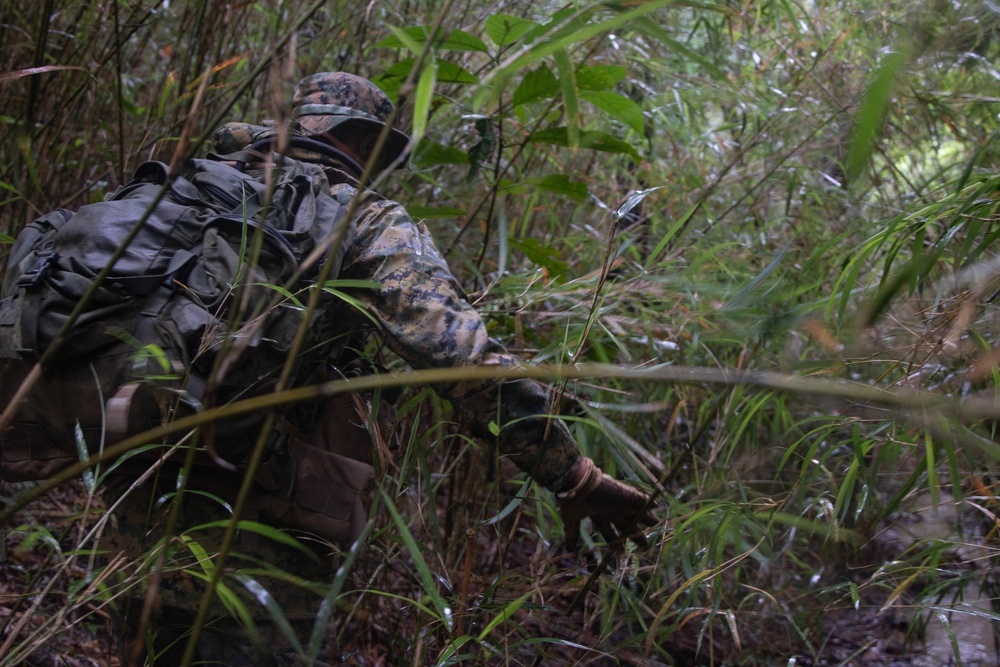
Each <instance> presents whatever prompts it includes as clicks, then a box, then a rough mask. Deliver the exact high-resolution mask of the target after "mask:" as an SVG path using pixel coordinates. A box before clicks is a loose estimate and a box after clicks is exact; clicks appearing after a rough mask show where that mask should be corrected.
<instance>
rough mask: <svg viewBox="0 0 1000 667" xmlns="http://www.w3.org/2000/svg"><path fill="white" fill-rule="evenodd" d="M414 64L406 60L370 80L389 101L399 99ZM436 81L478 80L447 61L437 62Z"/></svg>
mask: <svg viewBox="0 0 1000 667" xmlns="http://www.w3.org/2000/svg"><path fill="white" fill-rule="evenodd" d="M415 63H416V58H406V59H404V60H401V61H399V62H398V63H396V64H395V65H393V66H392V67H390V68H389V69H387V70H386V71H385V73H384V74H380V75H379V76H375V77H372V78H371V79H370V80H371V82H372V83H374V84H375V85H376V86H378V87H379V88H381V89H382V90H383V91H384V92H385V94H386V95H388V96H389V98H390V99H394V100H398V99H399V87H400V86H401V85H403V82H404V81H405V80H406V77H408V76H409V75H410V70H411V69H413V65H414V64H415ZM437 64H438V71H437V80H438V82H441V83H479V78H478V77H477V76H476V75H474V74H472V73H470V72H468V71H467V70H465V69H463V68H461V67H459V66H458V65H456V64H455V63H451V62H448V61H447V60H438V61H437Z"/></svg>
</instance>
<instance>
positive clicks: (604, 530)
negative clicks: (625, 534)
mask: <svg viewBox="0 0 1000 667" xmlns="http://www.w3.org/2000/svg"><path fill="white" fill-rule="evenodd" d="M590 518H591V520H592V521H593V522H594V525H595V526H596V527H597V530H599V531H600V532H601V535H602V536H603V537H604V541H605V542H607V543H608V544H611V543H612V542H617V541H618V540H619V539H621V533H620V532H619V531H618V527H617V526H615V523H614V521H613V520H612V519H609V518H601V519H598V518H597V517H593V516H592V517H590Z"/></svg>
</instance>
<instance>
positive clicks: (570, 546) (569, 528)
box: [563, 521, 580, 551]
mask: <svg viewBox="0 0 1000 667" xmlns="http://www.w3.org/2000/svg"><path fill="white" fill-rule="evenodd" d="M563 544H564V545H565V546H566V551H576V549H577V547H578V546H580V523H579V522H578V521H574V522H573V523H567V524H566V535H565V537H564V538H563Z"/></svg>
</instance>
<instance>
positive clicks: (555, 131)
mask: <svg viewBox="0 0 1000 667" xmlns="http://www.w3.org/2000/svg"><path fill="white" fill-rule="evenodd" d="M529 139H530V140H531V141H534V142H536V143H541V144H553V145H556V146H569V140H568V138H567V132H566V128H565V127H550V128H547V129H544V130H539V131H538V132H534V133H533V134H532V135H531V136H530V137H529ZM580 146H581V147H583V148H590V149H592V150H596V151H604V152H605V153H624V154H626V155H630V156H631V157H632V159H633V160H635V161H636V162H640V161H642V158H641V157H639V153H638V151H636V150H635V148H633V147H632V146H631V145H630V144H628V143H626V142H624V141H622V140H621V139H616V138H615V137H612V136H611V135H610V134H608V133H606V132H599V131H597V130H590V131H588V132H583V133H581V134H580Z"/></svg>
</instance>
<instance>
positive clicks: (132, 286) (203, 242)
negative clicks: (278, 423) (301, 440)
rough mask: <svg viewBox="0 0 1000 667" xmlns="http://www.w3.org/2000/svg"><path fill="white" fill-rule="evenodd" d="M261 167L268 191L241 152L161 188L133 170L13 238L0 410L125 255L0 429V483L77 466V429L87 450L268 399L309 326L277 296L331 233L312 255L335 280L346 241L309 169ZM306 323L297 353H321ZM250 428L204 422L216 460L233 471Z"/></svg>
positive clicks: (161, 171) (191, 164)
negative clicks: (176, 416) (206, 411)
mask: <svg viewBox="0 0 1000 667" xmlns="http://www.w3.org/2000/svg"><path fill="white" fill-rule="evenodd" d="M241 160H242V161H241ZM274 160H275V163H276V167H275V168H274V170H273V171H272V174H271V178H270V180H271V182H272V185H271V186H270V187H268V186H266V185H265V184H264V182H262V180H263V179H262V180H258V178H255V177H254V176H253V175H251V173H248V172H246V171H245V169H243V168H241V167H245V165H246V164H247V163H248V162H250V161H251V155H250V154H249V153H245V154H241V156H236V155H234V156H225V158H224V159H222V158H218V157H216V156H209V158H208V159H193V160H189V161H188V162H187V163H186V164H185V166H184V168H183V169H182V170H181V172H180V173H181V175H180V176H179V177H177V178H175V179H173V180H171V179H170V178H168V168H167V166H166V165H164V164H163V163H160V162H146V163H144V164H142V165H140V166H139V168H138V170H137V171H136V172H135V176H134V177H133V178H132V180H131V181H130V182H129V183H128V184H126V185H125V186H123V187H122V188H120V189H119V190H118V191H116V192H115V193H113V194H112V195H110V196H109V197H107V198H106V199H105V201H103V202H98V203H94V204H89V205H86V206H83V207H82V208H80V209H79V210H78V211H76V212H75V213H71V212H69V211H66V210H57V211H54V212H51V213H49V214H47V215H44V216H42V217H40V218H38V219H37V220H35V221H34V222H32V223H31V224H29V225H28V226H27V227H26V228H25V229H24V230H23V231H22V232H21V233H20V234H19V236H18V237H17V239H16V241H15V243H14V245H13V247H12V248H11V252H10V256H9V258H8V262H7V270H6V274H5V276H4V281H3V285H2V287H3V291H2V297H3V298H2V300H0V378H2V380H0V409H3V408H6V407H7V406H8V405H9V404H10V403H11V400H12V397H13V395H14V392H15V391H16V390H17V389H18V387H19V386H20V385H21V383H22V381H23V380H24V378H25V377H26V376H27V374H28V372H29V371H30V370H31V369H32V367H33V366H34V364H35V360H36V359H37V358H38V357H39V356H40V355H41V354H42V353H44V352H45V351H46V350H47V349H48V347H49V346H50V344H51V343H52V342H53V339H54V338H55V337H56V335H57V332H59V331H60V329H61V328H62V327H63V325H64V323H65V322H66V321H67V319H68V317H69V315H70V313H71V312H72V311H73V309H74V308H75V307H76V306H77V305H78V304H79V303H80V302H81V300H82V299H84V295H85V294H87V293H88V291H90V290H91V288H92V286H93V285H94V282H95V277H96V276H97V275H98V274H99V273H100V272H101V271H102V270H104V269H105V267H106V266H108V265H109V263H110V261H111V258H112V256H113V254H114V253H115V252H116V251H117V250H118V249H119V248H120V247H121V246H125V250H124V252H123V254H121V256H120V257H119V258H118V259H117V261H115V262H114V264H113V266H112V268H111V270H110V273H109V274H108V277H107V278H106V279H105V280H104V281H103V282H102V283H101V284H100V285H99V286H98V287H97V289H96V291H94V292H93V293H92V296H91V297H90V298H89V300H88V301H87V302H86V305H85V308H84V309H83V311H82V313H81V314H80V315H79V317H78V318H77V319H76V321H75V323H74V325H73V326H72V328H71V329H70V330H69V332H68V334H67V335H66V336H65V337H64V340H63V342H62V344H60V345H59V346H58V347H57V348H56V349H55V350H54V356H52V357H51V360H50V362H49V363H48V364H47V365H46V367H45V369H44V370H43V373H42V376H41V378H40V379H39V380H38V382H36V383H35V384H34V385H33V387H32V389H31V391H30V393H29V394H28V396H27V399H26V400H24V401H22V402H21V403H20V404H19V406H20V407H19V409H18V412H17V413H16V416H15V418H14V421H13V422H12V423H11V425H10V426H9V427H8V428H6V429H5V430H3V432H2V433H0V478H2V479H4V480H6V481H26V480H35V479H43V478H46V477H49V476H51V475H52V474H53V473H55V472H57V471H59V470H60V469H62V468H65V467H66V466H68V465H70V464H73V463H76V462H78V461H79V457H80V453H79V452H78V449H77V447H78V443H79V442H80V441H81V438H80V435H82V441H84V442H85V443H86V445H87V446H88V447H89V448H90V450H91V451H96V449H97V448H98V447H99V446H101V445H108V444H111V443H113V442H114V441H116V440H121V439H122V438H124V437H126V436H129V435H134V434H135V433H138V432H141V431H143V430H145V429H146V428H148V427H150V426H153V425H157V424H160V423H162V421H163V420H164V419H168V418H169V417H170V415H171V414H172V413H171V412H170V411H171V410H174V411H176V410H178V409H179V406H180V407H183V406H184V405H187V406H189V407H190V408H191V409H192V410H196V409H198V408H199V407H201V406H203V405H204V404H205V402H206V401H209V402H211V403H214V404H216V405H220V404H223V403H225V402H227V401H231V400H234V399H237V398H240V397H245V396H252V395H259V394H263V393H265V392H267V391H269V390H271V389H273V387H274V385H275V383H276V381H277V378H278V376H279V374H280V372H281V369H282V367H283V365H284V364H285V361H286V358H287V356H288V352H289V348H290V346H291V344H292V340H293V337H294V336H295V334H296V331H297V329H298V328H299V324H300V322H301V318H302V317H304V316H306V315H305V311H304V309H303V308H301V307H297V306H296V305H295V304H294V303H293V302H292V301H291V300H290V299H289V296H288V295H289V293H290V292H291V293H294V292H296V291H298V290H300V289H302V288H306V287H308V286H309V285H310V281H312V280H314V279H315V278H316V277H317V275H319V271H320V269H321V267H320V266H311V267H306V268H305V269H303V270H301V271H300V266H301V264H302V259H303V258H305V257H306V256H307V255H308V254H309V253H310V252H312V251H313V250H314V249H315V248H316V247H317V244H320V243H323V242H324V239H329V238H331V237H332V238H335V239H340V240H341V243H340V244H339V245H336V246H332V248H333V249H332V250H331V251H330V252H329V253H328V254H327V255H326V256H325V259H324V260H323V261H325V262H330V263H332V266H331V267H329V269H328V270H327V272H326V275H327V276H329V277H330V278H335V277H336V275H337V271H338V269H339V266H340V263H341V260H342V259H343V253H344V248H346V245H347V243H346V242H345V241H346V240H348V239H349V237H350V234H351V233H352V229H350V224H351V223H349V222H348V221H347V219H346V216H345V209H344V207H343V206H342V205H341V204H340V203H338V202H337V201H336V200H334V199H333V198H331V197H330V195H329V185H328V182H327V178H326V176H325V174H324V172H323V170H322V169H321V168H320V167H318V166H317V165H314V164H309V163H304V162H299V161H296V160H292V159H289V158H285V157H281V156H278V155H275V156H274ZM234 164H235V165H236V166H233V165H234ZM257 175H258V176H259V175H260V174H257ZM154 203H155V206H154V205H153V204H154ZM137 225H138V230H137V231H136V232H135V233H134V235H133V231H134V230H135V228H136V226H137ZM299 274H301V275H299ZM299 298H303V295H299ZM311 317H314V318H316V319H317V321H315V322H312V323H311V326H310V332H311V334H310V335H311V336H312V337H313V339H312V340H310V341H307V344H306V345H305V346H303V349H311V350H313V351H314V352H315V353H316V355H317V357H316V358H318V356H319V355H320V354H322V350H323V347H322V336H323V332H324V325H323V322H322V320H323V319H324V318H323V316H322V315H311ZM223 355H225V356H223ZM296 363H297V364H298V367H297V369H296V373H297V374H298V375H299V376H301V375H304V374H305V373H307V372H308V371H309V368H308V366H309V363H310V361H309V359H304V358H300V359H298V360H297V362H296ZM293 377H294V376H293ZM206 386H208V387H210V388H211V391H210V392H206ZM151 389H152V390H155V391H150V390H151ZM164 396H167V397H169V398H170V399H171V400H170V401H169V403H168V402H165V401H164V398H163V397H164ZM262 421H263V415H247V416H245V417H238V418H233V419H232V420H230V421H228V422H224V423H220V424H218V425H216V426H214V427H213V429H214V433H215V441H216V443H217V444H219V447H220V448H219V450H218V454H219V455H220V456H221V457H222V458H225V459H226V460H229V461H240V460H241V457H243V456H244V455H245V454H246V450H247V449H248V448H249V446H251V445H252V444H253V442H254V440H255V436H256V431H254V427H259V425H260V423H261V422H262ZM258 430H259V428H258ZM248 434H250V435H251V437H247V435H248ZM223 445H224V447H225V448H223Z"/></svg>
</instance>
